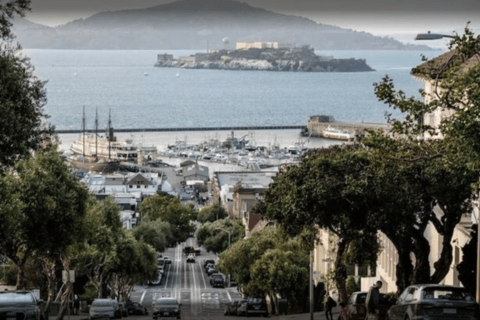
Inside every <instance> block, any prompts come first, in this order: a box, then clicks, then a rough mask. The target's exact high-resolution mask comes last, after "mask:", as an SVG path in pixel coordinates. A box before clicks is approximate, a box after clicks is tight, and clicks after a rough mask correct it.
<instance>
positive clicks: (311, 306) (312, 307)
mask: <svg viewBox="0 0 480 320" xmlns="http://www.w3.org/2000/svg"><path fill="white" fill-rule="evenodd" d="M313 300H314V299H313V249H312V250H310V320H313V311H314V303H313Z"/></svg>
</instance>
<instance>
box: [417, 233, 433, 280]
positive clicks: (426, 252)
mask: <svg viewBox="0 0 480 320" xmlns="http://www.w3.org/2000/svg"><path fill="white" fill-rule="evenodd" d="M416 238H417V239H416V240H415V246H414V250H415V252H414V254H415V269H414V270H413V282H414V283H430V282H431V279H430V259H429V258H430V244H429V243H428V240H427V239H425V237H424V236H423V234H420V235H417V237H416Z"/></svg>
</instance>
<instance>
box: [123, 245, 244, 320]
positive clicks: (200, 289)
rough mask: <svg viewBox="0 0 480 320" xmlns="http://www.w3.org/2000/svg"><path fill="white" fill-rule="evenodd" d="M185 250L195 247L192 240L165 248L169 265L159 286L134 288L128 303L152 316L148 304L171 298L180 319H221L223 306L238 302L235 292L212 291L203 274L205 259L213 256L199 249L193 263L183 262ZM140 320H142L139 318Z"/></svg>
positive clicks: (224, 290) (214, 257)
mask: <svg viewBox="0 0 480 320" xmlns="http://www.w3.org/2000/svg"><path fill="white" fill-rule="evenodd" d="M185 246H193V247H198V244H197V242H196V239H195V238H189V239H188V240H187V241H186V242H184V243H181V244H179V245H177V246H176V247H174V248H168V249H167V250H166V251H165V252H164V253H163V256H164V257H169V258H170V260H171V261H172V263H171V264H170V265H169V268H168V270H167V271H166V276H164V278H163V280H162V282H161V284H160V285H158V286H136V287H135V288H134V292H132V295H131V299H132V301H134V302H140V303H143V304H144V305H145V306H147V308H148V311H149V313H150V315H149V318H151V314H152V301H153V300H154V299H155V298H157V297H161V296H166V297H175V298H177V299H178V300H179V302H180V303H181V304H182V306H181V313H182V319H211V318H212V317H214V318H216V317H222V318H224V316H223V310H224V308H225V305H226V304H227V303H228V302H230V301H232V300H233V299H238V297H239V296H238V293H237V288H236V287H232V288H225V289H223V288H212V286H211V285H210V282H209V277H208V275H207V274H206V273H205V272H204V270H203V261H204V260H205V259H215V260H216V258H217V257H216V256H215V255H214V254H213V253H207V252H206V251H205V250H204V249H203V248H202V253H201V254H200V255H199V256H197V257H196V259H195V263H193V262H190V263H187V262H186V256H185V255H184V254H183V251H182V250H183V248H184V247H185ZM142 318H143V317H142Z"/></svg>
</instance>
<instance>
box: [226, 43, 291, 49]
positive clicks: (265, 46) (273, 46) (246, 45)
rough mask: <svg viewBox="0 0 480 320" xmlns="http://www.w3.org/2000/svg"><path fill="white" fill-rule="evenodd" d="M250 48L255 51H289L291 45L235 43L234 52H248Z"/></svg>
mask: <svg viewBox="0 0 480 320" xmlns="http://www.w3.org/2000/svg"><path fill="white" fill-rule="evenodd" d="M251 48H255V49H291V48H293V45H292V44H290V43H279V42H237V43H236V46H235V49H236V50H248V49H251Z"/></svg>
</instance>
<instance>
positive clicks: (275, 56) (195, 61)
mask: <svg viewBox="0 0 480 320" xmlns="http://www.w3.org/2000/svg"><path fill="white" fill-rule="evenodd" d="M269 44H270V45H269ZM155 67H161V68H185V69H219V70H261V71H291V72H367V71H375V70H374V69H372V68H371V67H370V66H368V65H367V62H366V61H365V59H354V58H350V59H334V58H333V57H331V56H319V55H316V54H315V52H314V49H313V48H311V47H310V46H308V45H305V46H301V47H295V46H288V45H279V44H278V43H259V44H258V45H257V46H255V43H253V44H248V43H245V44H240V45H239V43H237V49H236V50H227V49H223V50H215V51H211V52H208V53H196V54H195V55H190V56H186V57H179V58H178V59H174V58H173V55H171V54H159V55H158V57H157V62H156V63H155Z"/></svg>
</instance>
